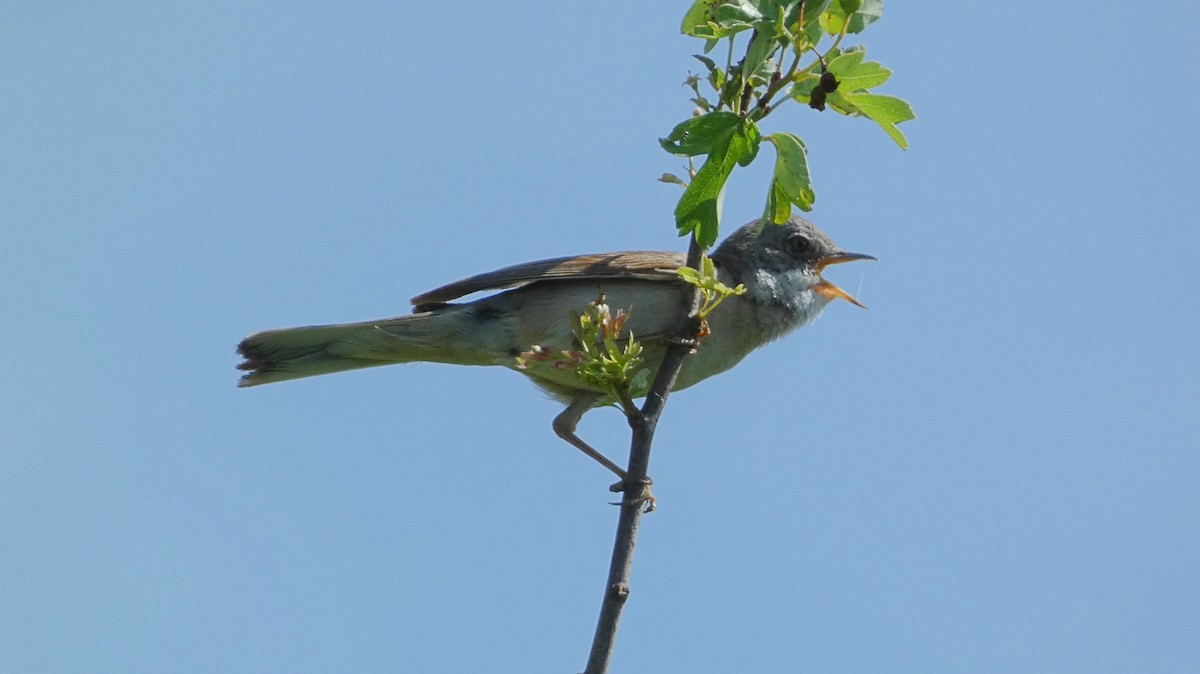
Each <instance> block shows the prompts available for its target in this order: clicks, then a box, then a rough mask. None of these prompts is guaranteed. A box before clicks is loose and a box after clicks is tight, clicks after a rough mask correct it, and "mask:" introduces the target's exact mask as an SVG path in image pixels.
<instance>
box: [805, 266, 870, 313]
mask: <svg viewBox="0 0 1200 674" xmlns="http://www.w3.org/2000/svg"><path fill="white" fill-rule="evenodd" d="M876 259H877V258H875V257H874V256H872V255H865V254H863V253H834V254H833V255H826V256H825V257H823V258H821V259H820V260H817V264H816V268H817V273H818V274H819V273H821V272H822V271H824V270H825V268H826V267H828V266H829V265H831V264H842V263H843V262H854V261H855V260H876ZM813 290H815V291H817V292H818V293H820V294H822V295H824V296H825V297H828V298H829V299H830V300H833V299H836V298H839V297H840V298H842V299H844V300H846V301H847V302H849V303H850V304H853V305H855V306H858V307H862V308H863V309H866V308H867V307H866V306H865V305H864V304H863V303H862V302H859V301H858V300H856V299H854V296H853V295H851V294H850V293H848V292H846V291H845V290H842V289H841V288H839V287H837V286H835V285H833V284H832V283H830V282H829V281H826V280H825V279H821V280H820V281H817V284H816V285H814V286H813Z"/></svg>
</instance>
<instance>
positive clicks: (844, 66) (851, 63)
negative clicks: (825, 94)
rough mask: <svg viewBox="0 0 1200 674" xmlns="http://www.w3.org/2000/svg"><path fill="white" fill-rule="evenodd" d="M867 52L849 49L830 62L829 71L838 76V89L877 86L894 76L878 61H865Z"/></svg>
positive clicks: (850, 89)
mask: <svg viewBox="0 0 1200 674" xmlns="http://www.w3.org/2000/svg"><path fill="white" fill-rule="evenodd" d="M866 55H867V54H866V52H865V51H861V50H855V51H848V52H846V53H844V54H842V55H841V56H839V57H837V58H835V59H833V60H832V61H830V62H829V72H831V73H833V74H834V76H835V77H837V78H838V82H840V85H839V87H838V91H841V92H843V93H845V92H852V91H861V90H863V89H870V88H872V87H877V86H879V85H881V84H883V83H884V82H887V81H888V78H889V77H891V76H892V71H890V70H888V69H887V68H884V67H883V65H882V64H880V63H879V62H878V61H867V62H866V63H863V58H864V57H866Z"/></svg>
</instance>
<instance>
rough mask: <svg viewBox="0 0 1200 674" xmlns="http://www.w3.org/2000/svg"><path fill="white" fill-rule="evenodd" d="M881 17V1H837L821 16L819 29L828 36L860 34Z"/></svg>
mask: <svg viewBox="0 0 1200 674" xmlns="http://www.w3.org/2000/svg"><path fill="white" fill-rule="evenodd" d="M881 16H883V0H837V1H836V2H834V3H833V4H831V5H830V6H829V9H827V10H826V11H825V12H824V13H823V14H822V15H821V28H822V29H823V30H824V31H825V32H826V33H829V34H830V35H840V34H841V33H842V32H847V33H856V34H857V33H861V32H863V29H865V28H866V27H867V26H869V25H871V24H872V23H875V22H876V21H878V20H879V18H880V17H881Z"/></svg>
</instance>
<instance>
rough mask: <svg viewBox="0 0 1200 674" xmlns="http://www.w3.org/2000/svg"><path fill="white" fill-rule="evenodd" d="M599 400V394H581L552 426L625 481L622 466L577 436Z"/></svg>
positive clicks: (557, 433) (555, 419) (561, 436)
mask: <svg viewBox="0 0 1200 674" xmlns="http://www.w3.org/2000/svg"><path fill="white" fill-rule="evenodd" d="M599 399H600V394H599V393H592V392H581V393H579V394H577V395H576V396H575V399H574V400H572V401H571V404H570V405H567V409H565V410H563V411H562V412H561V413H560V414H559V415H558V416H556V417H554V423H553V424H552V426H553V427H554V433H555V434H556V435H558V437H560V438H562V439H563V440H566V441H567V442H569V443H571V445H572V446H574V447H575V448H576V449H578V450H579V451H581V452H583V453H584V454H587V455H588V456H590V457H592V459H594V460H595V461H596V462H597V463H599V464H600V465H601V466H604V467H605V468H607V469H609V470H611V471H612V472H613V473H616V475H617V477H619V478H621V480H622V481H624V480H625V471H624V470H623V469H622V468H621V467H620V466H618V465H617V464H615V463H613V462H612V461H611V460H609V458H608V457H607V456H604V455H603V454H601V453H600V452H598V451H596V450H595V449H592V446H591V445H589V444H588V443H586V442H584V441H583V439H582V438H580V437H579V436H578V435H575V428H576V427H577V426H579V420H580V419H582V418H583V415H584V413H585V412H587V411H588V410H590V409H592V406H594V405H595V404H596V402H597V401H598V400H599Z"/></svg>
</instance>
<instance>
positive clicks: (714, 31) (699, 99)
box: [659, 0, 914, 248]
mask: <svg viewBox="0 0 1200 674" xmlns="http://www.w3.org/2000/svg"><path fill="white" fill-rule="evenodd" d="M882 15H883V0H695V2H693V4H692V6H691V7H690V8H689V9H688V11H687V13H686V14H685V15H684V18H683V22H682V25H681V31H682V32H683V33H684V34H685V35H690V36H692V37H696V38H699V39H702V40H704V54H697V55H696V59H697V60H699V61H700V63H701V64H703V65H704V68H705V70H706V71H707V74H706V75H704V76H701V75H691V76H689V77H688V79H687V80H686V82H685V84H686V85H687V86H688V87H689V88H691V90H692V92H693V94H694V95H693V96H692V98H691V99H690V100H691V102H692V103H694V104H695V106H696V110H695V114H694V116H693V117H692V118H690V119H688V120H686V121H683V122H681V123H679V124H678V125H676V126H675V128H674V129H672V130H671V133H669V134H667V136H666V137H664V138H662V139H660V141H659V142H660V144H661V145H662V147H663V149H665V150H666V151H667V152H670V153H671V154H674V155H676V156H680V157H687V158H688V159H689V162H690V161H693V160H694V158H696V157H703V158H704V163H703V164H702V165H701V167H700V169H699V170H698V171H695V172H694V173H693V179H692V181H691V182H690V183H688V184H687V185H686V187H687V189H686V190H685V191H684V194H683V196H682V197H681V198H680V200H679V203H678V204H677V205H676V208H675V223H676V227H677V228H678V230H679V233H680V235H684V234H689V233H691V234H694V236H695V237H696V240H697V242H698V243H699V244H700V245H701V246H703V247H705V248H707V247H709V246H711V245H712V244H714V243H715V242H716V240H717V236H718V230H719V223H720V214H721V202H722V197H723V194H724V189H725V184H726V183H727V181H728V179H729V177H730V175H731V174H732V173H733V170H734V168H735V167H737V166H742V167H745V166H749V165H750V163H751V162H753V161H754V160H755V158H756V157H757V156H758V150H759V147H760V145H761V144H762V141H763V140H767V141H769V142H770V143H771V144H772V145H774V147H775V151H776V161H775V171H774V173H773V175H772V179H771V184H770V186H769V188H768V191H767V200H766V205H765V207H764V209H763V219H764V220H765V221H769V222H772V223H775V224H780V223H783V222H786V221H787V219H788V218H789V217H791V213H792V207H793V206H795V207H797V208H799V209H800V210H803V211H809V210H812V206H813V202H814V201H815V200H816V193H815V191H814V190H813V187H812V180H811V176H810V172H809V168H808V151H807V148H806V147H805V145H804V142H803V141H802V140H801V139H800V138H799V137H798V136H796V135H795V134H792V133H788V132H779V133H773V134H769V135H765V136H764V135H763V134H762V132H761V131H760V129H759V123H760V122H761V120H762V119H763V118H765V117H766V116H767V115H768V114H770V113H771V112H772V111H774V110H775V108H776V107H777V106H778V105H782V104H784V103H786V102H787V101H789V100H795V101H800V102H802V103H807V104H808V106H809V107H811V108H813V109H817V110H824V109H826V105H828V107H830V108H832V109H833V110H834V111H836V112H838V113H840V114H843V115H849V116H857V117H866V118H868V119H871V120H872V121H874V122H875V123H877V124H878V125H879V126H880V127H881V128H882V129H883V130H884V132H885V133H887V134H888V136H889V137H890V138H892V140H893V141H895V142H896V144H897V145H899V146H900V147H901V148H907V147H908V143H907V141H906V140H905V138H904V135H903V134H902V133H901V132H900V130H899V129H898V128H897V126H896V125H897V124H899V123H901V122H904V121H907V120H910V119H913V117H914V115H913V112H912V108H911V107H910V106H909V105H908V103H906V102H905V101H904V100H902V99H900V98H896V97H894V96H889V95H885V94H877V93H874V92H873V91H871V90H872V89H873V88H874V87H877V86H880V85H882V84H883V83H884V82H886V81H887V79H888V78H889V77H890V76H891V71H890V70H888V69H887V68H885V67H883V66H882V65H881V64H880V63H878V62H875V61H865V60H864V59H865V56H866V51H865V49H864V48H863V47H854V48H849V49H845V50H843V49H842V48H841V43H842V41H843V40H844V39H845V38H846V36H847V35H851V34H858V33H861V32H862V31H863V30H865V29H866V28H867V26H870V25H871V24H872V23H874V22H875V21H877V20H879V19H880V18H881V17H882ZM739 37H742V38H744V39H742V40H741V44H742V45H743V46H744V53H743V56H742V58H741V59H740V60H738V61H737V62H734V60H733V55H734V50H735V44H737V43H738V40H739ZM722 41H727V42H728V50H727V56H726V58H725V63H724V64H720V63H718V62H717V61H716V60H714V59H713V58H712V57H711V56H710V54H711V52H712V51H713V49H714V48H715V47H716V46H717V45H718V44H720V43H721V42H722ZM785 63H786V64H787V65H786V67H785ZM704 85H707V86H704ZM671 177H672V178H673V176H671ZM669 182H681V183H682V181H679V180H678V179H675V180H670V181H669Z"/></svg>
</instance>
